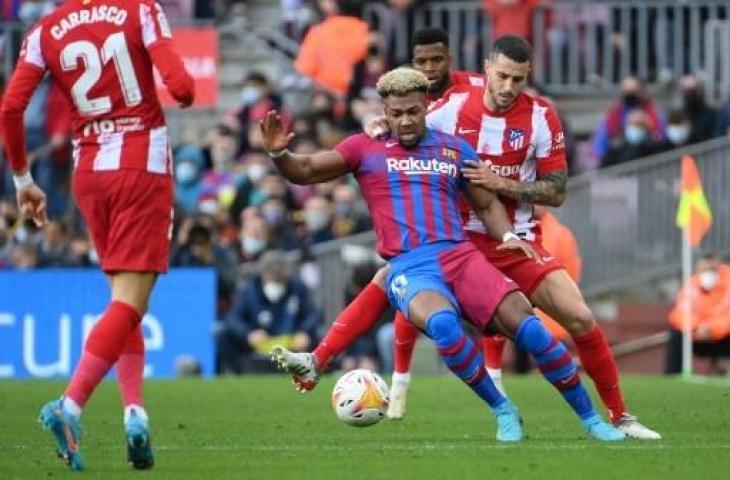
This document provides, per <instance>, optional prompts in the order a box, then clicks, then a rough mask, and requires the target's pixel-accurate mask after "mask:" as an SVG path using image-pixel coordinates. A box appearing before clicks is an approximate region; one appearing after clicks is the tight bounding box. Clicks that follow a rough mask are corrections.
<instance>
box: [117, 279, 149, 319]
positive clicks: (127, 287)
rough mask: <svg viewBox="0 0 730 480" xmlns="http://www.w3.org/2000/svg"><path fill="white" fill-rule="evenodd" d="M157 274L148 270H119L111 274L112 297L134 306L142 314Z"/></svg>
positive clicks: (145, 308)
mask: <svg viewBox="0 0 730 480" xmlns="http://www.w3.org/2000/svg"><path fill="white" fill-rule="evenodd" d="M156 278H157V275H156V274H155V273H150V272H119V273H117V274H113V275H112V276H111V289H112V299H113V300H115V301H118V302H124V303H126V304H127V305H130V306H132V307H134V309H135V310H137V312H139V314H140V315H144V313H145V312H146V311H147V307H148V304H149V299H150V294H151V293H152V287H154V284H155V280H156Z"/></svg>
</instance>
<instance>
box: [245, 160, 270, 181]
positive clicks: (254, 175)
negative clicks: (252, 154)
mask: <svg viewBox="0 0 730 480" xmlns="http://www.w3.org/2000/svg"><path fill="white" fill-rule="evenodd" d="M268 172H269V168H268V167H267V166H266V165H263V164H261V163H252V164H251V165H249V166H248V168H247V169H246V175H248V179H249V180H251V183H258V181H259V180H261V179H262V178H264V175H266V174H267V173H268Z"/></svg>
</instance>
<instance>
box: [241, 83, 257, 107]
mask: <svg viewBox="0 0 730 480" xmlns="http://www.w3.org/2000/svg"><path fill="white" fill-rule="evenodd" d="M261 96H262V93H261V89H260V88H256V87H251V86H246V87H243V88H242V89H241V104H243V105H244V106H246V107H250V106H251V105H255V104H256V103H257V102H258V101H259V100H261Z"/></svg>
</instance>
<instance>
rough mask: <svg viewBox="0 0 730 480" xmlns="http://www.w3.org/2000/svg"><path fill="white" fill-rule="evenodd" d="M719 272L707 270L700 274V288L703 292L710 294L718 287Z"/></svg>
mask: <svg viewBox="0 0 730 480" xmlns="http://www.w3.org/2000/svg"><path fill="white" fill-rule="evenodd" d="M717 280H718V276H717V272H716V271H715V270H705V271H704V272H702V273H700V287H701V288H702V290H704V291H706V292H709V291H710V290H712V289H713V288H715V285H717Z"/></svg>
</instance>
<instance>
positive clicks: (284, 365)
mask: <svg viewBox="0 0 730 480" xmlns="http://www.w3.org/2000/svg"><path fill="white" fill-rule="evenodd" d="M269 353H270V354H271V360H272V361H273V362H274V363H275V364H276V366H277V367H279V368H280V369H281V370H284V371H286V372H289V374H290V375H291V378H292V382H294V386H295V387H296V389H297V391H298V392H300V393H307V392H309V391H310V390H312V389H314V387H316V386H317V382H319V377H320V374H319V368H318V365H317V357H315V356H314V354H313V353H309V352H303V353H296V352H290V351H289V350H287V349H286V348H284V347H282V346H281V345H274V346H273V347H272V348H271V350H270V352H269Z"/></svg>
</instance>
